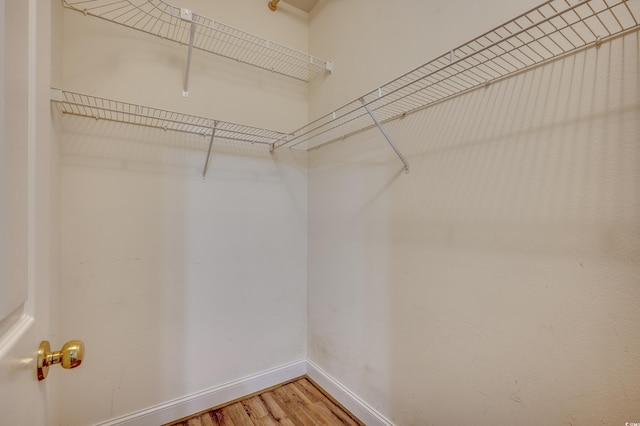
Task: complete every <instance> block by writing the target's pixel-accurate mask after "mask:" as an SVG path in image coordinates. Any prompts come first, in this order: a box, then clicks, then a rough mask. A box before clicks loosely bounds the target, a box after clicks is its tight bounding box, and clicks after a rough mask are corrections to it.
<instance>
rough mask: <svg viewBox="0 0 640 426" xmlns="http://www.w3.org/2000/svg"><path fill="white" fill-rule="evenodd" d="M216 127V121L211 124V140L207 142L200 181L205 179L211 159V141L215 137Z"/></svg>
mask: <svg viewBox="0 0 640 426" xmlns="http://www.w3.org/2000/svg"><path fill="white" fill-rule="evenodd" d="M216 127H218V122H217V121H215V122H214V123H213V128H212V129H211V139H210V140H209V149H208V150H207V158H206V159H205V160H204V169H202V179H204V178H205V177H207V169H208V168H209V158H210V157H211V148H213V139H214V138H215V137H216Z"/></svg>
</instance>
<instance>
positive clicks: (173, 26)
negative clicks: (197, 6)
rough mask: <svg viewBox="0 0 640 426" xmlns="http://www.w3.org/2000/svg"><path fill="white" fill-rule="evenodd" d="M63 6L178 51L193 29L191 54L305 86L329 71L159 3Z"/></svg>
mask: <svg viewBox="0 0 640 426" xmlns="http://www.w3.org/2000/svg"><path fill="white" fill-rule="evenodd" d="M62 2H63V5H64V6H65V7H66V8H68V9H71V10H75V11H78V12H81V13H84V14H85V15H90V16H93V17H97V18H100V19H103V20H106V21H109V22H113V23H116V24H119V25H122V26H124V27H127V28H130V29H134V30H137V31H141V32H143V33H146V34H150V35H154V36H158V37H160V38H163V39H167V40H171V41H174V42H176V43H179V44H182V45H189V44H190V43H189V38H190V33H191V28H190V27H191V26H192V25H193V26H194V27H195V30H194V31H195V34H194V42H193V48H195V49H198V50H201V51H205V52H208V53H213V54H216V55H219V56H222V57H226V58H228V59H232V60H236V61H238V62H242V63H245V64H248V65H252V66H255V67H258V68H262V69H266V70H269V71H271V72H275V73H278V74H282V75H286V76H288V77H291V78H294V79H297V80H301V81H305V82H308V81H310V80H311V79H312V78H314V77H315V76H317V75H320V74H322V73H324V72H331V71H332V69H333V64H332V63H331V62H330V61H327V60H324V59H320V58H317V57H315V56H312V55H310V54H308V53H305V52H301V51H298V50H296V49H292V48H289V47H286V46H284V45H282V44H279V43H275V42H273V41H270V40H267V39H265V38H262V37H259V36H256V35H253V34H251V33H248V32H245V31H242V30H239V29H237V28H234V27H232V26H229V25H226V24H223V23H221V22H219V21H215V20H213V19H211V18H207V17H205V16H202V15H198V14H196V13H193V12H191V11H189V10H187V9H181V8H179V7H176V6H173V5H171V4H169V3H166V2H164V1H163V0H62ZM183 12H185V13H186V15H185V16H182V13H183Z"/></svg>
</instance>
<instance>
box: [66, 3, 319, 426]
mask: <svg viewBox="0 0 640 426" xmlns="http://www.w3.org/2000/svg"><path fill="white" fill-rule="evenodd" d="M185 5H186V6H188V7H191V8H192V9H193V10H194V11H197V12H199V13H201V14H202V15H206V16H210V17H214V18H216V19H220V20H221V21H222V22H225V23H227V24H230V25H235V26H238V27H241V28H243V29H246V30H250V31H252V32H255V33H257V34H261V35H264V36H266V37H273V38H274V39H276V40H279V41H280V39H283V38H285V37H286V40H281V41H282V42H285V41H291V42H292V43H289V44H291V45H293V47H298V48H304V49H306V40H307V38H306V37H307V32H306V16H305V17H304V19H305V21H304V22H301V21H300V15H299V14H287V13H279V14H277V15H274V14H272V13H271V12H270V11H269V10H268V9H267V7H266V3H265V5H264V7H262V6H261V5H260V4H256V3H255V2H253V1H248V0H245V1H235V2H223V1H217V2H211V1H200V2H190V3H189V4H188V5H187V4H186V3H185ZM267 18H268V19H267ZM247 25H248V26H249V27H250V28H247ZM63 44H64V72H63V81H62V86H63V87H64V88H65V89H68V90H75V91H79V92H83V93H89V94H94V95H98V96H104V97H110V98H114V99H121V100H125V101H131V102H135V103H141V104H146V105H150V106H157V107H161V108H166V109H170V110H175V111H181V112H189V113H192V114H196V115H205V116H212V117H214V118H218V119H221V120H226V121H234V122H240V123H243V124H250V125H255V126H264V127H267V128H270V129H273V130H280V129H289V128H292V127H295V126H296V125H297V124H298V123H299V122H304V121H306V119H307V88H306V86H305V85H303V84H300V83H298V82H296V81H292V80H290V79H287V78H285V77H281V76H277V75H273V74H271V73H269V72H266V71H263V70H258V69H254V68H251V67H248V68H247V67H246V66H244V65H239V64H236V63H235V62H232V61H227V60H222V59H219V58H209V57H207V56H206V55H204V54H203V53H201V52H196V53H195V54H194V62H193V64H192V72H193V74H192V75H191V84H190V96H189V98H183V97H182V81H183V74H182V73H183V71H184V64H185V62H184V61H185V60H186V48H185V47H184V46H175V45H173V44H171V43H169V42H163V41H161V40H158V39H157V38H153V37H147V36H145V35H140V34H138V33H136V32H133V31H130V30H126V29H122V28H118V27H114V26H113V25H112V24H108V23H105V22H101V21H100V20H97V19H92V18H90V17H85V16H83V15H81V14H77V13H74V12H71V11H65V12H64V43H63ZM274 106H277V108H275V107H274ZM62 126H63V138H62V147H61V149H62V164H61V206H60V208H61V217H62V219H61V239H62V244H61V258H62V259H61V282H60V286H59V288H56V289H55V291H56V292H57V293H58V300H59V311H60V318H59V327H58V328H59V333H58V337H59V339H60V341H61V342H64V341H65V340H68V339H83V340H84V342H85V344H86V360H85V362H84V363H83V365H82V367H81V368H78V369H77V370H74V371H72V372H71V373H69V374H66V375H64V376H63V375H60V377H59V378H58V379H59V380H58V382H57V386H58V390H59V394H60V395H65V397H64V398H60V400H59V410H60V414H59V421H58V422H59V424H65V425H86V424H93V423H96V422H100V421H104V420H109V419H113V418H115V417H118V416H122V415H125V414H128V413H131V412H134V411H137V410H141V409H145V408H148V407H151V406H154V405H157V404H161V403H165V402H167V401H170V400H173V399H175V398H179V397H184V396H186V395H189V394H192V393H194V392H198V391H202V390H205V389H209V388H212V387H215V386H218V385H221V384H224V383H227V382H229V381H232V380H236V379H238V378H240V377H245V376H247V375H250V374H253V373H257V372H261V371H264V370H267V369H270V368H273V367H276V366H279V365H281V364H285V363H288V362H291V361H295V360H299V359H303V358H304V357H305V355H306V344H305V342H306V276H307V274H306V258H307V256H306V247H307V243H306V232H307V226H306V217H307V212H306V208H307V207H306V205H307V199H306V154H305V153H291V152H289V151H283V152H277V153H276V154H274V155H271V154H269V153H268V151H266V150H265V149H263V148H258V147H252V146H242V145H230V144H226V143H216V144H215V145H214V150H213V154H212V158H211V162H210V165H209V172H208V174H207V178H206V180H205V181H203V180H202V178H201V173H202V167H203V164H204V160H205V156H206V148H207V142H208V140H204V139H202V138H200V137H192V136H188V135H187V136H185V135H177V134H173V133H171V132H166V133H165V132H162V131H156V130H154V129H145V128H139V127H129V126H124V125H119V124H114V123H108V122H103V121H100V122H97V121H92V120H86V119H81V118H76V117H68V116H65V117H63V118H62ZM70 394H72V395H73V397H69V395H70Z"/></svg>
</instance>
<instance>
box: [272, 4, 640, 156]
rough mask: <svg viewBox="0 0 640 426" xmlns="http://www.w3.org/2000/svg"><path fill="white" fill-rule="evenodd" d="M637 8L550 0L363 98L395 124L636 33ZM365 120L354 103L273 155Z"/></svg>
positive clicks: (317, 122)
mask: <svg viewBox="0 0 640 426" xmlns="http://www.w3.org/2000/svg"><path fill="white" fill-rule="evenodd" d="M630 4H632V5H633V7H632V6H631V5H630ZM637 8H638V0H586V1H578V0H563V1H559V0H550V1H547V2H545V3H543V4H542V5H540V6H538V7H536V8H533V9H531V10H529V11H528V12H525V13H523V14H521V15H519V16H517V17H516V18H514V19H512V20H511V21H509V22H507V23H505V24H503V25H501V26H499V27H496V28H494V29H492V30H490V31H487V32H485V33H484V34H482V35H480V36H478V37H476V38H474V39H473V40H471V41H470V42H467V43H465V44H463V45H461V46H458V47H457V48H455V49H453V50H452V51H449V52H447V53H446V54H444V55H441V56H439V57H437V58H436V59H434V60H432V61H430V62H428V63H426V64H424V65H422V66H420V67H418V68H416V69H414V70H412V71H409V72H407V73H405V74H403V75H402V76H400V77H398V78H397V79H395V80H393V81H391V82H390V83H387V84H386V85H384V86H381V87H380V88H379V89H376V90H374V91H371V92H369V93H367V94H366V95H365V96H363V97H362V98H364V99H365V103H366V106H367V107H369V108H370V109H371V110H372V111H373V112H375V114H376V115H377V116H378V118H379V119H380V121H385V120H388V119H390V118H393V117H398V116H400V115H403V114H407V113H410V112H412V111H414V110H417V109H421V108H424V107H425V106H428V105H429V104H431V103H433V102H437V101H440V100H443V99H446V98H447V97H450V96H454V95H456V94H458V93H462V92H464V91H466V90H471V89H473V88H476V87H481V86H482V85H485V84H488V83H490V82H491V81H493V80H496V79H498V78H502V77H505V76H507V75H509V74H511V73H514V72H518V71H521V70H523V69H526V68H528V67H532V66H535V65H538V64H540V63H543V62H544V61H547V60H550V59H553V58H554V57H557V56H560V55H564V54H567V53H569V52H571V51H575V50H577V49H581V48H584V47H585V46H588V45H590V44H592V43H595V44H598V43H599V42H600V41H601V40H602V39H603V38H605V37H610V36H612V35H615V34H618V33H620V32H622V31H626V30H629V29H632V28H634V27H637V26H638V18H637V15H639V14H640V11H638V10H637ZM452 59H453V60H452ZM380 92H381V94H380ZM366 114H367V112H366V111H364V110H363V105H361V104H360V103H359V101H352V102H350V103H348V104H346V105H343V106H342V107H340V108H338V109H336V110H334V111H333V112H331V113H329V114H327V115H324V116H322V117H320V118H318V119H316V120H314V121H312V122H310V123H308V124H307V125H305V126H303V127H301V128H299V129H297V130H296V131H295V132H293V136H292V137H291V138H289V139H288V140H287V141H286V142H282V143H280V144H279V145H277V146H276V148H278V147H282V146H287V147H291V148H293V147H299V146H300V145H302V144H306V148H307V149H310V148H312V147H314V146H317V145H320V144H322V143H325V142H329V141H331V140H334V139H336V138H339V137H342V136H344V135H345V132H339V131H340V130H341V128H342V127H345V129H344V130H348V131H350V132H352V129H351V127H349V126H351V125H354V123H355V122H356V121H358V120H359V119H360V118H361V117H362V116H364V115H366ZM356 127H357V126H356ZM367 127H368V125H367V126H363V127H362V129H364V128H367ZM338 132H339V133H338Z"/></svg>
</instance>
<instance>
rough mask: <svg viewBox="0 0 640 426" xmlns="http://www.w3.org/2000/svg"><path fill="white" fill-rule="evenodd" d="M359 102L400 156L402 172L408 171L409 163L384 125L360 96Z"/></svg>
mask: <svg viewBox="0 0 640 426" xmlns="http://www.w3.org/2000/svg"><path fill="white" fill-rule="evenodd" d="M360 103H362V106H363V107H364V109H365V111H367V113H368V114H369V115H370V116H371V119H372V120H373V122H374V123H375V124H376V126H377V127H378V129H379V130H380V132H381V133H382V135H383V136H384V138H385V139H386V140H387V142H389V145H391V148H393V150H394V151H395V153H396V154H397V155H398V157H400V160H401V161H402V164H404V172H405V173H409V163H407V160H406V159H405V158H404V155H402V153H401V152H400V150H399V149H398V147H397V146H396V145H395V144H394V143H393V141H392V140H391V138H390V137H389V135H388V134H387V132H386V130H384V127H382V124H380V122H379V121H378V119H377V118H376V116H375V115H373V112H371V110H370V109H369V107H368V106H367V103H366V102H365V101H364V99H363V98H360Z"/></svg>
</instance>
